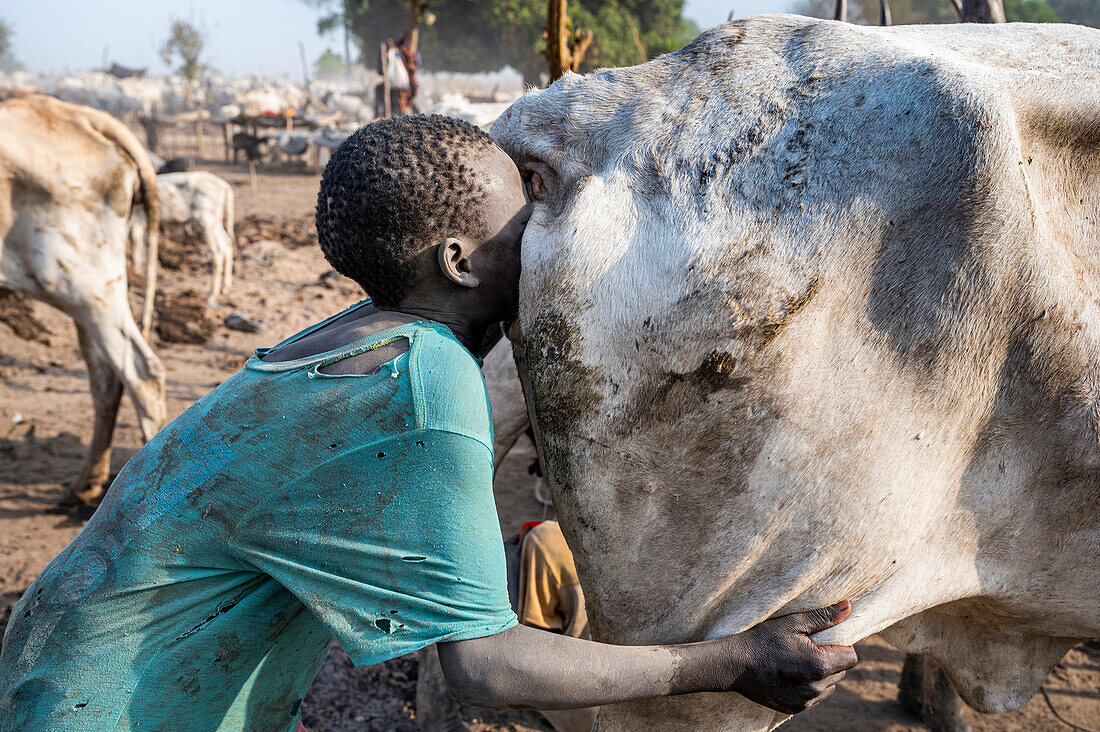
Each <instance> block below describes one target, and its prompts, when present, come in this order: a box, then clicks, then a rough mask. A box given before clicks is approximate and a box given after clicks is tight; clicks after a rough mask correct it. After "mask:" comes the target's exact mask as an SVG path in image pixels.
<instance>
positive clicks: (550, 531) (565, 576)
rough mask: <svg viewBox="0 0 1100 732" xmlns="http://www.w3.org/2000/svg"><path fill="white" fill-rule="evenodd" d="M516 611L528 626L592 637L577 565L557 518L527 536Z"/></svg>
mask: <svg viewBox="0 0 1100 732" xmlns="http://www.w3.org/2000/svg"><path fill="white" fill-rule="evenodd" d="M516 614H517V615H518V616H519V622H521V623H523V624H524V625H530V626H532V627H535V628H542V629H543V630H552V631H554V632H557V633H563V634H565V635H569V636H572V637H574V638H588V637H589V633H588V614H587V613H586V612H585V609H584V594H583V593H582V592H581V586H580V580H579V579H577V567H576V565H574V564H573V553H572V552H570V551H569V545H568V544H566V543H565V537H564V536H563V535H562V533H561V527H560V526H558V522H557V521H543V522H542V523H540V524H539V525H538V526H535V527H534V528H532V529H530V530H529V531H528V532H527V533H526V534H524V535H523V546H522V549H521V554H520V565H519V610H518V611H517V612H516Z"/></svg>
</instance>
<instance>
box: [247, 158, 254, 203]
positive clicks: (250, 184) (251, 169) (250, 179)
mask: <svg viewBox="0 0 1100 732" xmlns="http://www.w3.org/2000/svg"><path fill="white" fill-rule="evenodd" d="M248 190H249V191H251V192H252V195H253V196H255V195H256V161H255V160H249V161H248Z"/></svg>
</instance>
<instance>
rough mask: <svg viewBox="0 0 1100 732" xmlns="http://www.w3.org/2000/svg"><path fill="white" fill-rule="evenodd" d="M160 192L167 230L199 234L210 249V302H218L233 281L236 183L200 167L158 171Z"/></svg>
mask: <svg viewBox="0 0 1100 732" xmlns="http://www.w3.org/2000/svg"><path fill="white" fill-rule="evenodd" d="M157 192H158V194H159V196H160V223H161V226H162V228H163V229H164V230H165V232H166V233H174V234H177V235H185V236H194V237H199V238H201V239H202V240H203V241H204V242H205V243H206V246H207V248H208V249H209V250H210V259H211V261H212V262H213V269H214V271H213V275H212V278H211V279H212V281H211V285H210V304H211V306H213V305H215V304H216V303H217V299H218V296H220V295H221V294H222V293H223V292H227V291H228V290H229V288H230V286H232V284H233V241H234V239H233V187H232V186H231V185H229V184H228V183H226V182H225V181H224V180H222V179H221V178H219V177H218V176H216V175H214V174H213V173H208V172H206V171H202V170H198V171H194V172H190V173H162V174H160V175H158V176H157ZM135 251H137V248H135Z"/></svg>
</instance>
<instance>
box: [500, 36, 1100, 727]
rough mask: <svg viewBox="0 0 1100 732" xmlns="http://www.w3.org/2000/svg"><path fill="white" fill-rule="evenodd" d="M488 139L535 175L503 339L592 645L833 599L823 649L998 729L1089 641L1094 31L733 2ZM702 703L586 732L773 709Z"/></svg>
mask: <svg viewBox="0 0 1100 732" xmlns="http://www.w3.org/2000/svg"><path fill="white" fill-rule="evenodd" d="M493 133H494V136H495V137H496V138H497V140H498V141H499V142H500V143H501V144H502V146H503V147H504V148H505V150H507V151H508V152H509V153H510V154H512V155H513V157H514V158H516V160H517V161H518V162H519V163H520V165H521V167H527V168H529V169H531V170H533V171H536V172H539V173H540V175H541V176H542V178H543V180H544V182H545V184H546V186H545V187H546V190H547V196H546V199H545V200H544V201H542V202H540V203H538V204H536V210H535V213H534V215H533V217H532V219H531V222H530V223H529V225H528V228H527V232H526V234H525V237H524V242H523V267H524V274H523V280H522V283H521V311H520V330H521V332H522V335H521V342H520V343H519V344H518V345H517V355H518V357H519V358H520V359H521V365H522V369H523V372H524V378H525V388H526V389H527V395H528V399H529V401H530V402H531V404H532V406H533V411H534V415H535V417H536V421H537V431H538V434H539V442H540V448H541V449H542V451H543V457H544V460H545V462H546V465H547V469H548V473H549V477H550V478H551V480H552V483H553V485H554V492H555V504H556V506H557V509H558V512H559V516H560V517H561V519H562V523H563V528H564V529H565V532H566V535H567V537H568V538H569V541H570V544H571V546H572V547H573V549H574V551H575V552H576V554H577V565H578V569H579V571H580V574H581V577H582V580H583V585H584V590H585V596H586V598H588V602H589V609H590V613H591V619H592V628H593V632H594V636H595V637H598V638H600V639H603V640H609V641H614V642H620V643H642V642H672V641H685V640H692V639H699V638H704V637H713V636H716V635H719V634H724V633H729V632H734V631H738V630H741V629H744V628H746V627H748V626H750V625H752V624H754V623H756V622H758V621H760V620H762V619H764V618H766V617H768V616H770V615H773V614H777V613H786V612H793V611H798V610H806V609H810V608H813V607H818V606H824V605H827V604H830V603H832V602H835V601H838V600H841V599H845V598H850V599H852V600H853V602H854V609H855V611H854V614H853V616H852V618H851V619H849V620H848V621H847V622H845V623H844V624H843V625H841V626H839V627H837V628H835V629H832V630H830V631H827V632H826V633H824V634H822V637H821V638H820V639H819V640H820V641H821V642H844V643H851V642H854V641H856V640H858V639H860V638H863V637H866V636H867V635H870V634H872V633H876V632H880V631H883V632H884V634H885V635H886V637H887V639H888V640H890V641H891V642H894V643H895V644H897V645H899V646H900V647H902V648H906V649H912V650H916V651H921V652H926V653H928V654H929V655H931V656H932V657H934V658H935V659H936V660H937V661H939V662H940V663H941V665H943V666H944V667H945V668H946V670H947V671H948V673H949V675H950V676H951V677H952V679H953V680H954V681H955V682H956V684H957V685H958V686H959V690H960V692H961V693H962V694H963V696H964V698H965V699H966V700H967V701H968V702H969V703H970V704H971V705H973V706H975V707H976V708H978V709H981V710H984V711H997V710H1002V709H1006V708H1012V707H1015V706H1019V705H1020V704H1022V703H1024V702H1026V700H1027V699H1028V698H1030V696H1031V695H1032V694H1033V693H1034V692H1035V691H1036V690H1037V687H1038V685H1039V683H1041V681H1042V679H1043V678H1044V676H1045V675H1046V673H1047V672H1048V670H1049V668H1050V667H1051V666H1052V665H1053V664H1054V663H1056V662H1057V661H1058V659H1059V658H1061V656H1062V655H1063V654H1064V653H1065V651H1066V650H1067V649H1068V648H1069V647H1071V646H1072V645H1073V644H1075V643H1076V642H1078V641H1079V640H1080V639H1082V638H1088V637H1095V636H1097V635H1100V610H1098V608H1100V576H1098V572H1100V570H1098V567H1100V561H1098V560H1100V501H1098V500H1097V499H1098V486H1100V472H1098V471H1100V449H1098V439H1100V313H1098V312H1097V303H1098V302H1100V297H1098V289H1097V288H1098V283H1100V276H1098V275H1100V266H1098V255H1100V228H1098V222H1100V186H1098V185H1097V182H1098V181H1097V180H1096V179H1097V177H1098V176H1100V164H1098V163H1100V33H1098V32H1097V31H1094V30H1091V29H1086V28H1081V27H1072V26H1053V25H1051V26H1033V25H1022V24H1012V25H1007V26H1000V27H992V26H969V25H968V26H936V27H915V26H914V27H896V28H890V29H879V28H862V27H856V26H851V25H845V24H839V23H833V22H829V21H816V20H810V19H806V18H796V17H792V16H757V17H754V18H750V19H748V20H745V21H741V22H738V23H732V24H727V25H724V26H720V27H718V28H715V29H712V30H710V31H707V32H705V33H703V34H702V35H700V36H699V38H697V39H696V40H695V41H694V42H693V43H692V44H690V45H689V46H687V47H685V48H684V49H682V50H681V51H679V52H677V53H675V54H671V55H668V56H663V57H661V58H659V59H657V60H655V61H653V62H650V63H648V64H645V65H642V66H638V67H634V68H629V69H614V70H609V71H603V72H600V73H597V74H594V75H592V76H588V77H579V76H575V75H570V76H567V77H565V78H564V79H562V80H561V81H559V82H558V83H556V84H555V85H554V86H552V87H551V88H549V89H547V90H544V91H537V92H531V93H528V94H527V95H526V96H525V97H524V98H522V99H521V100H520V101H518V102H517V103H516V104H515V105H513V106H512V107H511V108H510V110H509V111H508V112H506V113H505V114H504V115H503V116H502V117H501V118H500V120H499V121H498V122H497V123H496V124H495V125H494V128H493ZM640 618H641V619H643V620H644V622H639V619H640ZM715 699H716V700H720V701H715V702H713V703H711V702H708V701H705V700H698V699H695V700H659V701H653V702H647V703H643V704H637V705H624V706H622V707H620V708H615V709H610V710H605V712H604V713H603V715H604V716H603V718H602V722H601V724H604V725H606V726H612V727H614V726H619V727H622V728H631V727H634V726H636V725H637V724H638V723H639V718H640V717H646V718H647V719H648V723H652V720H653V718H654V717H655V716H660V717H661V722H660V724H659V725H658V726H660V727H661V728H664V729H675V728H685V729H686V728H696V727H699V726H700V725H704V724H705V726H706V727H707V728H719V727H722V728H729V729H765V728H768V727H770V726H773V725H774V724H776V723H778V722H779V721H781V719H782V717H777V716H776V715H774V714H773V713H771V712H769V711H767V710H763V709H761V708H759V707H754V706H753V705H751V704H748V703H747V702H744V701H743V700H739V699H738V698H733V697H731V698H727V697H715Z"/></svg>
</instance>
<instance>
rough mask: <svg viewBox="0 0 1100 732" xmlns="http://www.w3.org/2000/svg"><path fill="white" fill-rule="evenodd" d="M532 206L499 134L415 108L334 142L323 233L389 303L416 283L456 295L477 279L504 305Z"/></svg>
mask: <svg viewBox="0 0 1100 732" xmlns="http://www.w3.org/2000/svg"><path fill="white" fill-rule="evenodd" d="M529 210H530V209H529V206H528V205H527V201H526V197H525V195H524V189H523V181H522V180H521V178H520V175H519V171H518V170H517V169H516V166H515V164H514V163H512V161H511V159H510V158H509V157H508V156H507V155H506V154H505V153H504V151H503V150H501V149H500V148H499V147H497V146H496V144H495V143H494V142H493V140H492V138H491V137H489V136H488V135H487V134H485V133H484V132H482V131H481V130H479V129H478V128H476V127H474V126H472V125H470V124H467V123H465V122H462V121H460V120H455V119H451V118H448V117H440V116H436V115H432V116H421V115H412V116H405V117H398V118H394V119H388V120H382V121H379V122H375V123H373V124H370V125H367V126H365V127H362V128H360V129H359V130H357V131H356V132H355V133H354V134H352V135H351V137H349V138H348V139H347V140H345V141H344V143H343V144H341V145H340V147H339V148H337V149H336V151H335V152H334V153H333V155H332V157H331V158H330V159H329V162H328V165H327V166H326V167H325V172H324V175H323V176H322V178H321V189H320V193H319V194H318V197H317V235H318V239H319V241H320V244H321V250H322V251H323V252H324V255H325V258H326V259H328V261H329V263H331V264H332V266H333V267H334V268H335V269H336V270H337V271H338V272H340V273H341V274H343V275H345V276H347V277H350V278H351V279H353V280H355V281H356V282H358V283H359V284H360V285H361V286H362V287H363V289H364V290H366V292H367V294H368V295H370V297H371V298H372V299H373V300H374V301H375V303H376V304H377V305H379V306H381V307H389V308H396V307H397V306H399V305H400V304H401V302H402V301H404V300H405V299H406V297H408V296H409V295H410V293H412V292H414V291H417V292H419V291H421V290H425V289H427V290H439V291H440V292H441V293H442V294H444V295H447V296H448V297H450V298H451V300H453V299H454V296H456V295H459V294H461V295H462V296H464V297H466V298H467V299H470V298H473V296H474V294H475V293H474V292H472V291H473V289H474V288H478V290H479V291H478V292H477V293H476V297H477V299H479V300H481V301H483V302H484V303H485V307H487V308H489V309H497V308H500V307H503V306H502V305H501V303H500V302H498V300H502V298H503V299H508V300H510V301H513V302H514V299H515V296H516V295H515V289H516V287H517V285H518V277H519V240H520V238H521V237H522V234H523V226H524V225H525V224H526V221H527V216H529ZM441 247H442V249H441ZM449 288H459V289H457V290H452V289H449ZM463 289H465V290H466V291H467V292H463ZM449 301H450V300H449ZM513 307H514V306H513Z"/></svg>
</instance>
